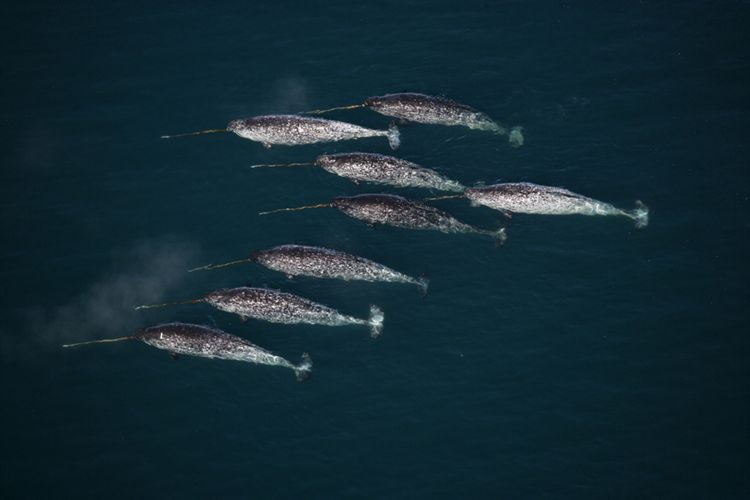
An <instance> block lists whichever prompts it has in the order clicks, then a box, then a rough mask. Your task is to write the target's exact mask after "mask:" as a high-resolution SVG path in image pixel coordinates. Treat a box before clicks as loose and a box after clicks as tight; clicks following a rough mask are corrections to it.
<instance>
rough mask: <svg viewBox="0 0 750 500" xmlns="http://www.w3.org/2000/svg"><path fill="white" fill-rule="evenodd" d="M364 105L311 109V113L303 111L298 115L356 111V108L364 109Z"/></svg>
mask: <svg viewBox="0 0 750 500" xmlns="http://www.w3.org/2000/svg"><path fill="white" fill-rule="evenodd" d="M364 107H365V103H361V104H352V105H351V106H339V107H336V108H328V109H313V110H312V111H303V112H302V113H300V114H301V115H322V114H325V113H328V112H331V111H342V110H345V109H357V108H364Z"/></svg>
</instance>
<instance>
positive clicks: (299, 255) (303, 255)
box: [190, 245, 429, 294]
mask: <svg viewBox="0 0 750 500" xmlns="http://www.w3.org/2000/svg"><path fill="white" fill-rule="evenodd" d="M243 262H257V263H258V264H260V265H262V266H265V267H267V268H268V269H273V270H274V271H279V272H282V273H284V274H286V275H287V277H289V278H294V277H296V276H310V277H313V278H331V279H340V280H345V281H354V280H357V281H370V282H373V281H381V282H387V283H408V284H412V285H416V286H417V287H418V288H419V290H420V292H422V294H426V293H427V286H428V284H429V281H428V280H427V278H413V277H411V276H408V275H406V274H403V273H400V272H398V271H396V270H394V269H391V268H390V267H387V266H384V265H383V264H379V263H377V262H374V261H372V260H369V259H365V258H364V257H359V256H357V255H351V254H348V253H345V252H341V251H339V250H333V249H330V248H323V247H313V246H306V245H279V246H276V247H273V248H269V249H267V250H261V251H258V252H253V253H252V255H251V256H250V257H249V258H247V259H240V260H235V261H232V262H227V263H224V264H209V265H207V266H202V267H197V268H195V269H191V270H190V271H199V270H210V269H219V268H222V267H227V266H231V265H234V264H239V263H243Z"/></svg>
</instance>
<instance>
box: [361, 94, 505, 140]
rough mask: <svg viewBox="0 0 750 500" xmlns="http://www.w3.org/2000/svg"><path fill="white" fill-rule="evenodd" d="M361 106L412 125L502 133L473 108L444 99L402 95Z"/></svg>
mask: <svg viewBox="0 0 750 500" xmlns="http://www.w3.org/2000/svg"><path fill="white" fill-rule="evenodd" d="M365 106H367V107H369V108H370V109H372V110H373V111H375V112H377V113H380V114H382V115H385V116H391V117H394V118H400V119H402V120H408V121H412V122H416V123H427V124H433V125H459V126H463V127H469V128H471V129H475V130H487V131H490V132H495V133H497V134H501V135H503V134H505V133H506V131H505V127H503V126H502V125H500V124H499V123H496V122H495V121H493V120H492V119H491V118H490V117H489V116H487V115H485V114H484V113H481V112H479V111H477V110H476V109H474V108H472V107H470V106H467V105H465V104H460V103H457V102H455V101H452V100H450V99H446V98H444V97H434V96H429V95H425V94H417V93H411V92H404V93H399V94H386V95H383V96H376V97H368V98H367V99H365Z"/></svg>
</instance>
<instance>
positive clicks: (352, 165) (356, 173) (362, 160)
mask: <svg viewBox="0 0 750 500" xmlns="http://www.w3.org/2000/svg"><path fill="white" fill-rule="evenodd" d="M315 164H316V165H318V166H319V167H321V168H323V169H324V170H327V171H328V172H331V173H332V174H336V175H340V176H341V177H346V178H348V179H352V180H354V181H364V182H373V183H376V184H387V185H390V186H396V187H418V188H427V189H437V190H440V191H462V190H463V189H464V187H463V186H462V185H461V184H460V183H458V182H456V181H453V180H450V179H448V178H447V177H444V176H442V175H440V174H438V173H437V172H435V171H434V170H430V169H428V168H424V167H421V166H419V165H417V164H416V163H412V162H410V161H407V160H402V159H401V158H395V157H393V156H386V155H381V154H376V153H339V154H330V155H320V156H318V157H317V158H316V159H315Z"/></svg>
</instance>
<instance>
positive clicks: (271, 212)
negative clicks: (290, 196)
mask: <svg viewBox="0 0 750 500" xmlns="http://www.w3.org/2000/svg"><path fill="white" fill-rule="evenodd" d="M331 206H333V205H331V204H330V203H318V204H317V205H305V206H303V207H292V208H277V209H276V210H268V211H267V212H258V215H268V214H277V213H279V212H299V211H300V210H307V209H308V208H330V207H331Z"/></svg>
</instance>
